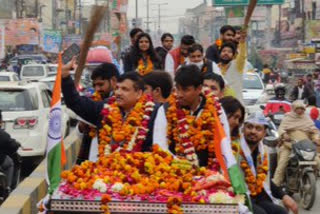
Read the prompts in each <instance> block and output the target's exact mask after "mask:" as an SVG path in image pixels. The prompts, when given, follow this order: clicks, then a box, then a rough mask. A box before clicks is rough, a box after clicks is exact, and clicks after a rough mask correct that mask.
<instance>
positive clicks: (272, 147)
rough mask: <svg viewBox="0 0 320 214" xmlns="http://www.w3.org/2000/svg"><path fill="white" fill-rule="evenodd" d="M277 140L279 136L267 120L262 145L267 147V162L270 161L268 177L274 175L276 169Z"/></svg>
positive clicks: (270, 121) (275, 128)
mask: <svg viewBox="0 0 320 214" xmlns="http://www.w3.org/2000/svg"><path fill="white" fill-rule="evenodd" d="M278 140H279V134H278V132H277V127H276V125H275V124H274V123H273V121H272V120H270V119H269V122H268V128H267V134H266V137H265V138H264V140H263V144H264V145H266V146H267V147H268V152H269V161H270V176H271V178H272V177H273V175H274V172H275V170H276V168H277V161H278V154H277V145H278Z"/></svg>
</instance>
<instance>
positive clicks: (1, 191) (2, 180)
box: [0, 153, 22, 204]
mask: <svg viewBox="0 0 320 214" xmlns="http://www.w3.org/2000/svg"><path fill="white" fill-rule="evenodd" d="M10 158H12V160H13V162H14V171H13V179H12V184H11V186H10V187H9V186H8V182H7V175H6V174H5V173H4V171H3V170H2V169H1V168H0V204H1V203H2V202H4V201H5V200H6V198H7V197H8V196H9V194H10V191H12V190H14V189H15V188H16V187H17V186H18V184H19V183H20V172H21V163H22V159H21V157H20V155H19V154H18V153H15V154H13V155H11V156H10Z"/></svg>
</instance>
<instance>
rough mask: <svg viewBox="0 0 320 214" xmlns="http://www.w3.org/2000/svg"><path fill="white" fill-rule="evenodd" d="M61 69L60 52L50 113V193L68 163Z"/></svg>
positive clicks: (56, 185) (48, 168) (48, 154)
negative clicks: (62, 105) (64, 136)
mask: <svg viewBox="0 0 320 214" xmlns="http://www.w3.org/2000/svg"><path fill="white" fill-rule="evenodd" d="M61 71H62V56H61V54H59V59H58V70H57V76H56V81H55V84H54V88H53V95H52V101H51V108H50V115H49V130H48V146H47V154H46V160H47V173H46V178H47V183H48V185H49V194H52V193H53V192H54V190H55V189H56V188H57V187H58V186H59V183H60V174H61V171H62V169H63V166H64V165H65V163H66V155H65V151H64V145H63V137H62V114H63V113H62V108H61Z"/></svg>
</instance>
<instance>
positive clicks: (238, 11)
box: [225, 6, 244, 19]
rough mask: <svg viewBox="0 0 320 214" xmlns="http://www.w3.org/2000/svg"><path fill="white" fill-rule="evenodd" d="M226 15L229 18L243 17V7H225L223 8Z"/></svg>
mask: <svg viewBox="0 0 320 214" xmlns="http://www.w3.org/2000/svg"><path fill="white" fill-rule="evenodd" d="M225 12H226V17H227V18H228V19H229V18H241V17H244V7H243V6H236V7H227V8H225Z"/></svg>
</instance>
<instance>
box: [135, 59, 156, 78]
mask: <svg viewBox="0 0 320 214" xmlns="http://www.w3.org/2000/svg"><path fill="white" fill-rule="evenodd" d="M153 67H154V66H153V62H152V61H151V58H150V56H147V60H146V62H145V61H144V60H143V59H142V58H141V59H140V60H139V62H138V67H137V72H138V73H139V74H140V75H141V76H145V75H147V74H149V73H151V72H152V71H153Z"/></svg>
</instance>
